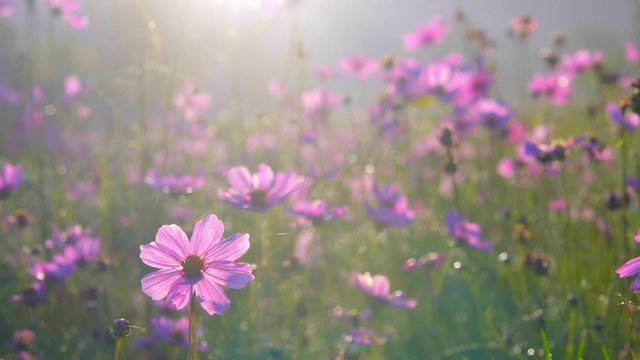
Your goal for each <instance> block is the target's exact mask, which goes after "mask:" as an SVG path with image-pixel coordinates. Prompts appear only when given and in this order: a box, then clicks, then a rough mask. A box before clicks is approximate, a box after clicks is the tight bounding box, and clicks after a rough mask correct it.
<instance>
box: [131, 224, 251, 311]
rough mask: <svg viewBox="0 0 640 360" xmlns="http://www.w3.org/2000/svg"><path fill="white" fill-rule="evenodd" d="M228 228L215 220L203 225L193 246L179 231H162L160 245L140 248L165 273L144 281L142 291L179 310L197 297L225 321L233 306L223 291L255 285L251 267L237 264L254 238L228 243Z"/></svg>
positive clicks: (171, 227)
mask: <svg viewBox="0 0 640 360" xmlns="http://www.w3.org/2000/svg"><path fill="white" fill-rule="evenodd" d="M223 232H224V224H223V223H222V221H220V220H218V218H217V217H216V216H215V215H209V216H207V217H205V218H204V219H202V220H200V221H198V222H197V223H196V225H195V227H194V229H193V234H192V235H191V240H190V241H189V239H188V238H187V235H186V234H185V233H184V231H182V229H181V228H180V227H179V226H178V225H175V224H173V225H164V226H162V227H161V228H160V229H158V233H157V234H156V240H155V241H153V242H151V243H149V244H146V245H142V246H140V259H141V260H142V262H144V263H145V264H147V265H149V266H152V267H155V268H157V269H160V270H158V271H155V272H153V273H150V274H147V275H145V277H144V278H142V291H143V292H144V293H145V294H147V295H148V296H149V297H151V298H152V299H153V300H164V301H165V302H166V303H167V304H168V305H171V307H173V308H175V309H178V310H179V309H183V308H185V307H186V306H187V304H188V303H189V301H190V300H191V297H192V296H193V295H194V294H195V295H196V298H197V300H198V301H199V302H200V305H201V306H202V308H203V309H204V310H205V311H206V312H207V313H209V315H214V314H218V315H222V314H223V313H224V312H225V311H226V310H227V309H229V307H231V300H229V298H228V297H227V295H226V294H225V292H224V290H223V289H222V287H221V286H226V287H228V288H231V289H241V288H243V287H245V286H246V285H247V284H248V283H249V282H250V281H251V280H253V279H254V276H253V274H252V272H253V270H252V267H251V264H248V263H236V262H235V260H237V259H238V258H239V257H241V256H242V255H244V254H245V253H246V252H247V250H249V234H240V233H238V234H235V235H232V236H230V237H228V238H226V239H222V240H221V238H222V233H223Z"/></svg>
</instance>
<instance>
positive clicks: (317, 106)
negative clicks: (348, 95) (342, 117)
mask: <svg viewBox="0 0 640 360" xmlns="http://www.w3.org/2000/svg"><path fill="white" fill-rule="evenodd" d="M300 101H301V103H302V108H303V109H304V114H303V115H304V118H305V119H306V120H324V119H326V118H327V116H329V112H330V111H331V110H332V109H334V108H336V107H337V106H338V105H340V103H341V102H342V96H340V95H338V94H334V93H332V92H330V91H329V90H327V89H324V88H319V89H315V90H310V91H307V92H305V93H304V94H302V96H301V98H300Z"/></svg>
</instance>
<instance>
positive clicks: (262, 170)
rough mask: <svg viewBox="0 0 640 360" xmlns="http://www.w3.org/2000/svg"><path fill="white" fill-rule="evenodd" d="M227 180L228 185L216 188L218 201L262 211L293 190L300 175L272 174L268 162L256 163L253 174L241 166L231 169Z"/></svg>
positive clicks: (301, 181)
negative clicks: (229, 186) (255, 169)
mask: <svg viewBox="0 0 640 360" xmlns="http://www.w3.org/2000/svg"><path fill="white" fill-rule="evenodd" d="M227 180H228V181H229V185H231V188H229V189H220V190H218V196H219V197H220V199H222V201H224V202H226V203H228V204H230V205H232V206H235V207H236V208H238V209H249V210H253V211H258V212H265V211H267V210H269V209H271V208H272V207H274V206H276V205H278V204H280V203H282V202H283V201H284V200H285V199H286V198H287V197H288V196H289V195H290V194H291V193H293V192H294V191H296V190H297V189H298V187H299V186H300V185H302V183H303V181H304V178H303V177H301V176H299V175H297V174H296V173H295V172H293V171H289V172H286V173H285V172H278V173H276V174H274V173H273V170H271V168H270V167H269V166H268V165H266V164H260V165H259V166H258V171H257V172H255V173H253V174H252V173H251V172H249V170H248V169H247V168H246V167H244V166H238V167H234V168H231V169H230V170H229V173H228V174H227Z"/></svg>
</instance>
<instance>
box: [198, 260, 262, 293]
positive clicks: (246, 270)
mask: <svg viewBox="0 0 640 360" xmlns="http://www.w3.org/2000/svg"><path fill="white" fill-rule="evenodd" d="M209 266H210V267H209V268H208V269H206V270H205V274H207V275H208V276H209V278H210V279H211V280H213V281H215V282H216V283H218V284H220V285H224V286H226V287H228V288H231V289H242V288H243V287H245V286H247V284H248V283H249V282H250V281H251V280H253V279H254V278H255V277H254V276H253V274H252V272H253V269H252V268H251V264H247V263H234V262H231V261H216V262H213V263H211V264H210V265H209Z"/></svg>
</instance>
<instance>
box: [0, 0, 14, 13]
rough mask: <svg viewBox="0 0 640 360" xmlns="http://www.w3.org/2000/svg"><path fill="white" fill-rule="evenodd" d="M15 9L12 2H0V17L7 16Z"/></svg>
mask: <svg viewBox="0 0 640 360" xmlns="http://www.w3.org/2000/svg"><path fill="white" fill-rule="evenodd" d="M15 9H16V4H15V1H14V0H0V16H9V15H11V14H13V12H14V11H15Z"/></svg>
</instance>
